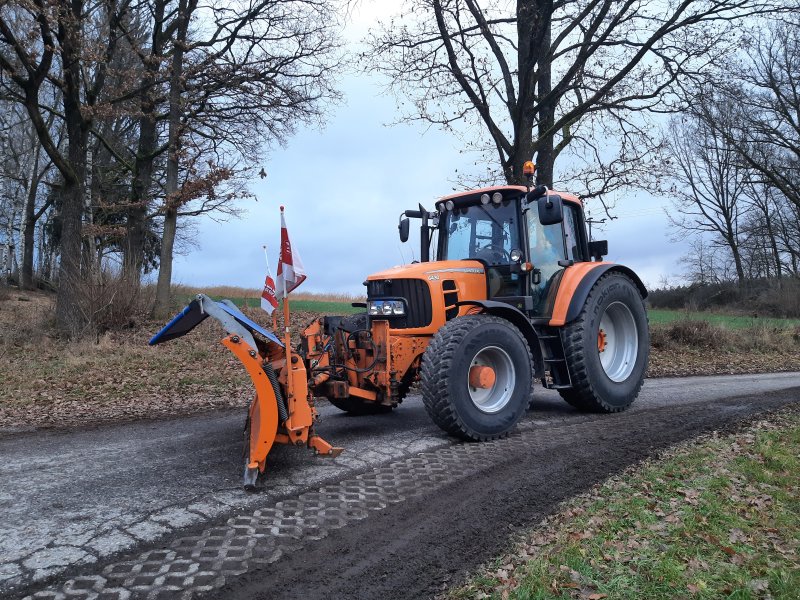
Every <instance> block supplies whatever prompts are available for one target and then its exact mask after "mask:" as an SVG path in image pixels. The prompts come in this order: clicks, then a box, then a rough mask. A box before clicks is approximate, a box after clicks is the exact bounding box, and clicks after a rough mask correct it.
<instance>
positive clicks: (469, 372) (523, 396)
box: [420, 315, 533, 441]
mask: <svg viewBox="0 0 800 600" xmlns="http://www.w3.org/2000/svg"><path fill="white" fill-rule="evenodd" d="M532 365H533V358H532V357H531V352H530V349H529V348H528V344H527V342H526V341H525V338H524V337H523V336H522V333H520V331H519V329H517V328H516V327H515V326H514V325H512V324H511V323H509V322H508V321H506V320H505V319H501V318H499V317H494V316H491V315H470V316H465V317H459V318H456V319H453V320H451V321H448V322H447V323H445V325H444V326H442V328H441V329H439V331H438V332H436V335H434V336H433V339H432V340H431V342H430V344H429V345H428V348H427V349H426V350H425V354H424V355H423V356H422V367H421V370H420V375H421V379H422V386H421V387H422V400H423V402H424V404H425V409H426V410H427V411H428V414H429V415H430V416H431V418H432V419H433V421H434V423H436V424H437V425H438V426H439V427H441V428H442V429H443V430H444V431H445V432H447V433H448V434H450V435H453V436H455V437H458V438H461V439H463V440H467V441H485V440H491V439H495V438H499V437H503V436H505V435H507V434H508V432H509V431H511V429H512V428H513V427H514V426H515V425H516V424H517V422H518V421H519V420H520V418H521V417H522V415H523V414H524V413H525V410H526V408H527V407H528V403H529V401H530V397H531V393H532V387H533V368H532ZM487 368H488V369H489V370H490V372H488V371H486V369H487ZM476 369H477V370H476ZM480 373H489V375H488V377H487V378H484V379H482V380H480V382H479V385H473V384H474V383H477V382H478V379H477V378H479V376H480Z"/></svg>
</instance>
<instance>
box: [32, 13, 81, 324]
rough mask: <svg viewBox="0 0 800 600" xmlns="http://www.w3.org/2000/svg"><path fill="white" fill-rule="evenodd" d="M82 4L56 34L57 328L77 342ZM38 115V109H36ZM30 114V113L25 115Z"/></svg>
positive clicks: (79, 283) (79, 257) (78, 318)
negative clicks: (59, 97) (60, 140)
mask: <svg viewBox="0 0 800 600" xmlns="http://www.w3.org/2000/svg"><path fill="white" fill-rule="evenodd" d="M82 16H83V3H82V2H80V1H79V0H73V2H72V3H71V4H70V14H69V15H68V17H65V18H64V20H63V21H62V22H61V27H62V29H61V30H60V31H59V41H60V43H61V48H62V51H61V54H62V57H63V62H64V65H65V67H64V75H63V77H64V88H63V89H64V99H63V103H64V125H65V128H66V133H67V165H68V168H66V169H64V171H65V172H63V173H62V174H63V176H64V187H63V188H62V194H63V201H62V206H61V262H60V264H59V268H58V295H57V296H56V325H57V327H58V330H59V332H60V333H61V334H62V335H64V336H67V337H69V338H73V339H74V338H76V337H78V336H79V335H80V334H81V332H82V331H83V329H84V328H85V326H86V324H87V323H88V322H89V321H90V318H91V315H87V314H85V312H84V311H85V310H86V307H85V302H83V300H84V297H83V296H84V293H85V291H84V289H83V288H84V286H83V285H82V283H83V278H82V274H81V246H82V244H81V234H82V231H81V230H82V224H83V223H82V220H83V205H84V196H83V186H84V181H85V180H86V152H87V139H88V132H89V127H90V125H91V122H90V121H89V120H87V119H84V117H83V115H82V112H81V103H82V94H81V89H82V77H83V72H82V70H81V47H82V43H83V40H82V32H81V26H80V24H81V18H82ZM36 110H38V108H37V109H36ZM29 112H30V111H29Z"/></svg>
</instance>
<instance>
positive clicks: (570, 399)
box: [558, 271, 644, 413]
mask: <svg viewBox="0 0 800 600" xmlns="http://www.w3.org/2000/svg"><path fill="white" fill-rule="evenodd" d="M610 277H618V278H622V279H625V280H626V281H628V282H629V283H630V285H631V286H633V287H636V284H635V283H634V282H633V280H632V279H631V278H630V277H628V276H627V275H624V274H622V273H620V272H618V271H612V272H610V273H606V274H605V275H603V276H602V277H600V279H598V280H597V282H596V283H595V286H594V288H593V289H592V291H591V292H590V293H589V297H588V298H587V299H586V302H585V303H584V308H583V309H582V310H581V313H580V315H579V316H578V318H577V319H576V320H575V321H573V322H572V323H570V324H569V325H567V326H566V327H564V330H563V333H562V341H563V344H564V357H565V358H566V360H567V368H568V369H569V373H570V379H571V381H572V387H571V388H568V389H561V390H558V393H559V395H560V396H561V398H562V399H563V400H564V401H566V402H567V403H568V404H570V405H571V406H573V407H575V408H577V409H578V410H580V411H583V412H595V413H617V412H622V411H624V410H626V409H627V408H628V407H629V406H630V405H627V406H613V405H611V404H609V403H608V402H605V401H604V400H603V399H602V398H601V397H600V394H598V393H597V390H596V389H595V386H594V380H593V379H592V377H591V376H590V374H589V369H588V367H587V364H586V348H584V347H583V344H582V336H583V331H584V328H585V327H586V326H587V318H588V315H587V311H586V307H587V306H589V303H590V301H591V299H592V297H593V295H594V294H595V293H597V290H598V289H599V287H600V284H601V282H602V281H604V280H606V279H608V278H610ZM643 383H644V378H640V379H639V381H638V383H637V385H636V387H635V390H634V393H633V397H634V398H635V397H636V396H637V395H638V394H639V390H641V388H642V384H643Z"/></svg>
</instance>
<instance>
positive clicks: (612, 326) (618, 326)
mask: <svg viewBox="0 0 800 600" xmlns="http://www.w3.org/2000/svg"><path fill="white" fill-rule="evenodd" d="M638 350H639V329H638V328H637V326H636V321H635V319H634V318H633V313H632V312H631V309H630V308H628V307H627V306H626V305H625V304H624V303H622V302H612V303H611V304H609V305H608V306H607V307H606V309H605V311H604V312H603V316H602V317H601V318H600V326H599V328H598V332H597V351H598V353H599V355H600V364H601V365H602V367H603V370H604V371H605V373H606V375H607V376H608V378H609V379H610V380H611V381H615V382H617V383H620V382H622V381H625V380H626V379H627V378H628V377H630V375H631V373H633V369H634V367H635V366H636V356H637V353H638Z"/></svg>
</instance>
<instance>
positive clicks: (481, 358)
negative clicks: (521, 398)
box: [466, 346, 516, 414]
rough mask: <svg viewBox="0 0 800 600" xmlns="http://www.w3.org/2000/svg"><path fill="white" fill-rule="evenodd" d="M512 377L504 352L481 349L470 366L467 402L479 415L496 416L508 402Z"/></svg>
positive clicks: (506, 354)
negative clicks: (475, 408) (468, 401)
mask: <svg viewBox="0 0 800 600" xmlns="http://www.w3.org/2000/svg"><path fill="white" fill-rule="evenodd" d="M515 375H516V372H515V369H514V363H513V361H512V360H511V357H510V356H509V355H508V353H507V352H506V351H505V350H503V349H502V348H500V347H498V346H487V347H485V348H483V349H482V350H480V351H478V353H477V354H476V355H475V357H474V358H473V359H472V361H471V363H470V368H469V373H468V375H467V381H466V383H467V390H468V391H469V397H470V400H472V403H473V404H474V405H475V406H476V407H477V408H478V410H480V411H481V412H485V413H488V414H494V413H497V412H500V411H501V410H503V408H505V406H506V405H507V404H508V403H509V402H510V401H511V396H512V394H513V393H514V383H515Z"/></svg>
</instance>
